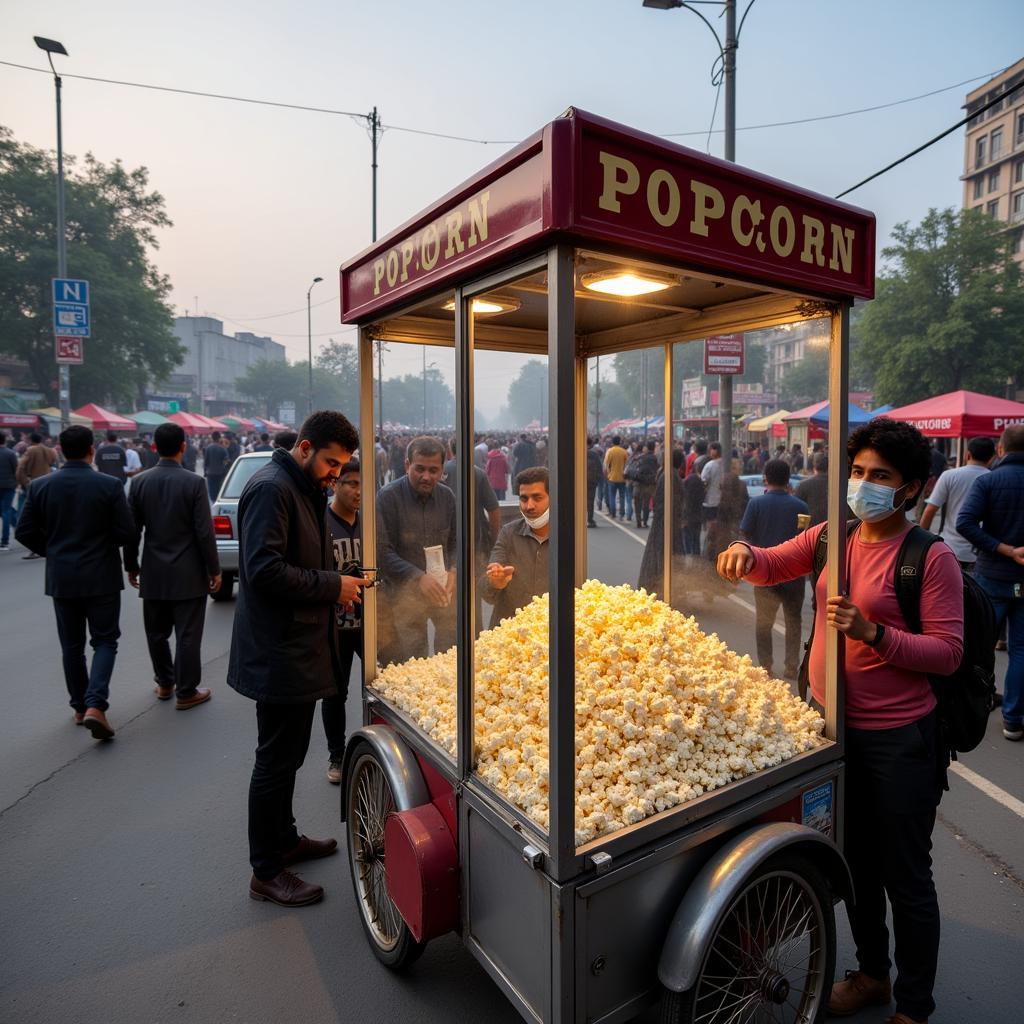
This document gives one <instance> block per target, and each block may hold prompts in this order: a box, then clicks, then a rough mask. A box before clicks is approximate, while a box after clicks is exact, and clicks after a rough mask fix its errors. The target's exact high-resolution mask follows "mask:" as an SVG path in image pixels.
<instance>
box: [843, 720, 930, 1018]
mask: <svg viewBox="0 0 1024 1024" xmlns="http://www.w3.org/2000/svg"><path fill="white" fill-rule="evenodd" d="M944 782H945V758H944V757H942V756H941V755H940V753H939V752H938V750H937V744H936V713H935V712H934V711H933V712H931V713H930V714H929V715H926V716H925V717H924V718H922V719H919V720H918V721H917V722H913V723H911V724H910V725H905V726H903V727H902V728H899V729H879V730H870V729H852V728H847V730H846V812H845V815H846V819H845V820H846V859H847V862H848V863H849V865H850V871H851V872H852V874H853V885H854V892H855V895H856V904H855V905H854V906H852V907H851V906H849V905H848V906H847V913H848V914H849V917H850V927H851V929H852V931H853V938H854V941H855V942H856V944H857V960H858V963H859V966H860V969H861V970H862V971H863V972H864V973H865V974H868V975H870V976H871V977H873V978H887V977H888V976H889V968H890V966H891V961H890V959H889V931H888V929H887V928H886V925H885V901H886V897H888V899H889V905H890V906H891V907H892V925H893V932H894V933H895V939H896V943H895V960H896V970H897V976H896V984H895V986H894V988H893V994H894V996H895V999H896V1009H897V1011H898V1012H902V1013H905V1014H906V1015H907V1016H908V1017H911V1018H913V1019H914V1020H925V1019H926V1018H927V1017H929V1016H930V1015H931V1014H932V1013H933V1012H934V1011H935V1002H934V1000H933V999H932V990H933V989H934V987H935V970H936V965H937V963H938V957H939V903H938V898H937V897H936V894H935V883H934V882H933V880H932V859H931V849H932V829H933V827H934V826H935V812H936V808H937V807H938V805H939V798H940V797H941V795H942V788H943V785H944Z"/></svg>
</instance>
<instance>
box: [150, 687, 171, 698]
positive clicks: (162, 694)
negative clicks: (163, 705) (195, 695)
mask: <svg viewBox="0 0 1024 1024" xmlns="http://www.w3.org/2000/svg"><path fill="white" fill-rule="evenodd" d="M153 692H154V693H155V694H156V699H157V700H170V699H171V698H172V697H173V696H174V687H173V686H161V685H160V684H159V683H157V684H156V689H154V690H153Z"/></svg>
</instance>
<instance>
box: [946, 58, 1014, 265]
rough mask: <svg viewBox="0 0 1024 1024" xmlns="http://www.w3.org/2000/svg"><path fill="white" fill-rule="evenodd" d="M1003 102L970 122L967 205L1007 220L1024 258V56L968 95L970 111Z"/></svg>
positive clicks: (964, 179) (966, 147) (965, 180)
mask: <svg viewBox="0 0 1024 1024" xmlns="http://www.w3.org/2000/svg"><path fill="white" fill-rule="evenodd" d="M996 97H999V102H998V103H996V104H995V105H994V106H992V107H989V109H988V110H986V111H984V112H983V113H980V114H978V115H976V116H975V117H972V118H971V120H970V121H968V122H967V132H966V138H965V141H964V173H963V175H962V176H961V179H960V180H961V181H962V182H963V183H964V207H965V208H966V209H974V210H981V211H982V212H984V213H987V214H989V216H992V217H996V218H998V219H999V220H1001V221H1005V222H1006V225H1007V227H1006V230H1007V231H1012V232H1013V251H1014V258H1015V259H1016V260H1017V261H1018V262H1021V261H1024V59H1022V60H1019V61H1017V63H1016V64H1014V65H1013V67H1009V68H1007V69H1006V70H1005V71H1003V72H1001V73H1000V74H998V75H996V76H995V78H990V79H989V80H988V81H987V82H986V83H985V84H984V85H981V86H979V87H978V88H977V89H975V90H973V91H972V92H969V93H968V94H967V99H966V101H965V102H964V109H965V110H966V111H967V113H968V114H971V113H972V112H973V111H975V110H977V109H978V108H979V107H981V106H983V105H984V104H985V103H987V102H988V101H989V100H992V99H995V98H996Z"/></svg>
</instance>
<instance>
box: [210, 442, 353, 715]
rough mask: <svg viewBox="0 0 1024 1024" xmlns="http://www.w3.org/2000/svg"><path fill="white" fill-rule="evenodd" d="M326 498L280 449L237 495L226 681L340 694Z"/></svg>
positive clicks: (281, 697)
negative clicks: (235, 591) (234, 580)
mask: <svg viewBox="0 0 1024 1024" xmlns="http://www.w3.org/2000/svg"><path fill="white" fill-rule="evenodd" d="M326 508H327V498H326V496H325V495H324V492H323V491H321V490H319V489H318V488H317V487H315V486H314V485H313V484H312V483H311V482H310V480H309V478H308V477H307V476H306V474H305V473H303V472H302V469H301V467H300V466H299V464H298V463H297V462H296V461H295V459H293V458H292V456H291V454H290V453H288V452H286V451H284V450H283V449H278V450H276V451H275V452H274V454H273V455H272V456H271V457H270V460H269V462H268V464H267V465H266V466H264V467H263V468H262V469H260V470H258V471H257V472H256V473H255V474H253V477H252V479H251V480H249V482H248V483H247V484H246V485H245V488H244V489H243V491H242V496H241V498H240V499H239V501H238V545H239V548H238V584H239V590H238V600H237V603H236V605H235V627H234V631H233V632H232V634H231V657H230V661H229V662H228V685H229V686H230V687H232V689H235V690H237V691H238V692H239V693H241V694H242V695H243V696H246V697H252V698H253V699H254V700H261V701H268V702H271V703H280V704H297V703H302V702H305V701H314V700H319V699H320V698H321V697H333V696H337V693H338V690H337V687H336V685H335V683H334V672H335V671H336V670H337V651H336V648H335V643H336V638H335V635H334V634H335V631H334V628H333V624H334V606H335V604H337V601H338V593H339V591H340V589H341V574H340V573H339V572H337V571H335V569H334V551H333V548H332V544H331V535H330V532H329V531H328V529H327V525H326V522H325V515H324V513H325V511H326Z"/></svg>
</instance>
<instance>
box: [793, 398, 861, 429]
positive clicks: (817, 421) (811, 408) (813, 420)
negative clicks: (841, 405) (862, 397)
mask: <svg viewBox="0 0 1024 1024" xmlns="http://www.w3.org/2000/svg"><path fill="white" fill-rule="evenodd" d="M847 410H848V412H847V415H848V416H849V418H850V426H851V427H853V426H860V424H862V423H867V422H869V421H870V420H871V419H872V418H873V417H874V415H875V414H874V413H871V412H865V411H864V410H863V409H862V408H861V407H860V406H859V405H854V404H853V403H852V402H850V403H849V404H848V405H847ZM783 419H784V420H785V421H786V422H787V423H793V422H796V421H798V420H807V422H808V423H810V424H813V425H814V426H816V427H827V426H828V420H829V407H828V402H815V403H814V404H813V405H805V406H804V407H803V408H802V409H797V410H796V412H791V413H788V414H787V415H786V416H784V417H783Z"/></svg>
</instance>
